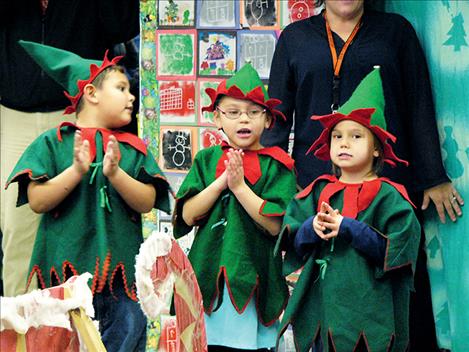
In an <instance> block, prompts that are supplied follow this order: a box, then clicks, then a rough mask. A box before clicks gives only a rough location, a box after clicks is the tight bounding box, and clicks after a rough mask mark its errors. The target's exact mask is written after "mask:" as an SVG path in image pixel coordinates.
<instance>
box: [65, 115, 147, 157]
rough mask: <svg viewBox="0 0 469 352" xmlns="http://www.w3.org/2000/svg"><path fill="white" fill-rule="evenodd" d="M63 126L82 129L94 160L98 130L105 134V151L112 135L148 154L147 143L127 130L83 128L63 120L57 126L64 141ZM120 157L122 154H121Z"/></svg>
mask: <svg viewBox="0 0 469 352" xmlns="http://www.w3.org/2000/svg"><path fill="white" fill-rule="evenodd" d="M63 126H70V127H73V128H75V129H77V130H80V131H81V135H82V137H83V139H86V140H87V141H88V142H89V143H90V160H91V161H93V160H94V159H95V157H96V141H95V138H96V132H98V131H99V132H100V133H101V135H102V136H103V152H104V153H105V152H106V146H107V143H108V142H109V137H110V136H111V135H112V136H114V137H116V139H117V140H118V141H119V142H121V143H127V144H129V145H131V146H132V147H134V148H135V149H137V150H138V151H139V152H140V153H142V154H144V155H147V147H146V145H145V143H144V142H143V141H142V140H141V139H140V138H138V137H137V136H136V135H134V134H131V133H127V132H121V131H117V130H108V129H106V128H82V127H79V126H77V125H75V124H74V123H72V122H68V121H65V122H62V123H61V124H60V125H59V126H58V127H57V138H58V139H59V141H62V134H61V131H60V129H61V128H62V127H63ZM119 159H120V155H119Z"/></svg>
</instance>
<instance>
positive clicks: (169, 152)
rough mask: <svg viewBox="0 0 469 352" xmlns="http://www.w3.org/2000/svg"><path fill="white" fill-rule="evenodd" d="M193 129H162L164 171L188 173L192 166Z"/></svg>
mask: <svg viewBox="0 0 469 352" xmlns="http://www.w3.org/2000/svg"><path fill="white" fill-rule="evenodd" d="M193 139H194V134H193V128H183V127H167V128H165V127H162V128H161V144H162V148H161V154H162V158H161V159H162V160H161V162H162V163H163V165H162V166H163V169H164V170H168V171H188V170H189V169H190V167H191V165H192V154H193V143H194V141H193Z"/></svg>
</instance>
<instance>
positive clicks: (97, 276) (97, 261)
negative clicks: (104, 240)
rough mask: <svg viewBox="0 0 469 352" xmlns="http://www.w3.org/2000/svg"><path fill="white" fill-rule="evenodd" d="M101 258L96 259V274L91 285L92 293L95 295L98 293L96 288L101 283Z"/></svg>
mask: <svg viewBox="0 0 469 352" xmlns="http://www.w3.org/2000/svg"><path fill="white" fill-rule="evenodd" d="M99 261H100V260H99V257H96V262H95V265H94V274H93V281H92V283H91V292H92V293H93V295H94V293H95V292H96V287H97V285H98V281H99Z"/></svg>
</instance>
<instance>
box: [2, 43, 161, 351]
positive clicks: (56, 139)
mask: <svg viewBox="0 0 469 352" xmlns="http://www.w3.org/2000/svg"><path fill="white" fill-rule="evenodd" d="M20 44H21V45H22V46H23V48H25V50H26V51H27V52H28V53H29V54H30V56H32V57H33V59H34V60H35V61H36V62H37V63H38V64H39V65H40V66H41V67H42V68H43V69H44V70H45V72H46V73H47V74H49V75H50V76H51V77H52V78H54V79H55V80H56V81H57V82H58V83H59V84H61V85H62V86H63V87H64V88H65V89H66V91H67V92H66V93H65V94H66V96H67V97H68V98H69V99H70V101H71V105H70V106H69V107H67V109H66V110H65V114H70V113H75V112H76V116H77V123H76V124H72V123H63V124H62V125H60V126H58V127H57V128H54V129H52V130H49V131H47V132H45V133H44V134H42V135H41V136H40V137H39V138H37V139H36V140H35V141H34V142H33V143H32V144H31V145H30V146H29V148H28V149H27V150H26V151H25V152H24V154H23V156H22V157H21V159H20V160H19V161H18V163H17V165H16V167H15V168H14V170H13V172H12V173H11V176H10V177H9V179H8V183H7V186H8V184H10V183H11V182H18V183H19V194H18V206H20V205H22V204H25V203H28V202H29V203H30V206H31V207H32V208H33V210H34V211H36V212H40V213H44V215H43V217H42V221H41V224H40V227H39V230H38V233H37V238H36V242H35V245H34V250H33V255H32V259H31V264H30V277H29V280H31V279H32V278H33V276H34V274H37V277H38V279H39V285H40V287H41V288H45V287H50V286H53V285H56V284H58V283H62V282H64V281H65V280H66V279H67V278H68V277H70V276H72V275H74V274H81V273H84V272H90V273H92V274H93V281H92V284H91V288H92V292H93V294H94V300H93V304H94V307H95V310H96V317H97V319H98V320H100V330H101V335H102V339H103V342H104V344H105V346H106V348H107V350H108V351H113V350H115V351H117V350H122V351H133V350H144V349H145V336H146V334H145V331H146V319H145V317H144V315H143V313H142V312H141V310H140V307H139V305H138V303H137V302H135V301H136V294H135V285H134V282H135V278H134V270H135V269H134V266H135V255H136V254H137V253H138V250H139V247H140V244H141V243H142V242H143V237H142V229H141V217H140V213H143V212H148V211H149V210H151V208H153V207H155V208H159V209H162V210H164V211H166V212H169V211H170V209H169V192H168V191H169V186H168V183H167V181H166V179H165V178H164V176H163V174H162V172H161V171H160V169H159V167H158V165H157V163H156V161H155V159H154V157H153V156H152V155H151V153H150V152H149V151H148V150H147V148H146V146H145V144H144V143H143V141H142V140H141V139H139V138H138V137H137V136H135V135H132V134H129V133H125V132H120V131H119V130H118V128H120V127H123V126H125V125H127V124H128V123H129V122H130V119H131V113H132V102H133V100H134V99H135V97H134V96H133V95H131V94H130V92H129V82H128V79H127V77H126V75H125V72H124V70H123V68H121V67H120V66H116V64H117V63H118V61H119V60H120V59H121V57H115V58H114V59H112V60H108V58H107V56H106V55H105V57H104V61H102V62H100V61H94V60H85V59H83V58H81V57H79V56H77V55H75V54H73V53H70V52H67V51H64V50H60V49H57V48H53V47H49V46H45V45H40V44H36V43H32V42H20ZM106 54H107V53H106ZM116 297H117V298H118V300H116Z"/></svg>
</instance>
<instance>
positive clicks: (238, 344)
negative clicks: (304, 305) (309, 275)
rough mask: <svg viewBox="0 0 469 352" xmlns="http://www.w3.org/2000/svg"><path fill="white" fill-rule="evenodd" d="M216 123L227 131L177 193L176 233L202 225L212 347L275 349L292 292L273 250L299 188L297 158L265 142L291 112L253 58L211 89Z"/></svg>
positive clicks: (200, 274)
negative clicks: (270, 90)
mask: <svg viewBox="0 0 469 352" xmlns="http://www.w3.org/2000/svg"><path fill="white" fill-rule="evenodd" d="M206 92H207V94H208V95H209V96H210V98H211V102H212V103H211V105H210V106H207V107H204V108H203V110H204V111H213V112H214V121H215V123H216V125H217V127H218V128H219V129H222V130H223V132H224V133H225V135H226V137H227V142H223V143H222V145H219V146H214V147H211V148H207V149H203V150H201V151H200V152H199V153H198V154H197V155H196V157H195V159H194V163H193V165H192V168H191V170H190V171H189V173H188V175H187V177H186V178H185V180H184V182H183V184H182V185H181V187H180V189H179V192H178V194H177V197H176V199H177V200H176V210H175V214H174V219H173V222H174V235H175V237H176V238H178V237H181V236H183V235H185V234H187V233H188V232H189V231H191V229H192V227H193V226H197V232H196V235H195V239H194V243H193V245H192V248H191V251H190V253H189V259H190V260H191V262H192V266H193V267H194V271H195V273H196V275H197V280H198V282H199V285H200V289H201V292H202V295H203V300H204V308H205V312H206V314H205V323H206V330H207V340H208V345H209V351H235V350H265V351H266V350H268V349H270V348H272V347H274V346H275V340H276V335H277V327H278V323H277V320H278V318H279V315H280V314H281V313H282V311H283V308H284V307H285V305H286V302H287V298H288V290H287V286H286V284H285V280H284V278H283V276H282V270H281V266H282V263H281V259H280V258H275V257H274V256H273V249H274V246H275V243H276V238H277V237H276V236H277V235H278V233H279V231H280V227H281V223H282V217H283V214H284V213H285V209H286V206H287V204H288V203H289V201H290V200H291V198H292V197H293V195H294V193H295V190H296V178H295V173H294V170H293V160H292V159H291V158H290V157H289V156H288V154H286V153H285V152H284V151H283V150H282V149H280V148H278V147H270V148H264V147H263V146H262V145H261V144H260V137H261V134H262V132H263V131H264V129H265V128H269V127H270V126H271V124H273V123H274V122H275V118H276V117H281V118H284V117H283V115H282V114H281V113H280V112H279V111H277V110H275V109H274V107H275V106H276V105H278V104H279V103H280V101H279V100H276V99H269V97H268V95H267V92H266V90H265V88H264V85H263V84H262V81H261V80H260V78H259V75H258V74H257V72H256V71H255V70H254V68H253V67H252V66H251V65H250V64H246V65H245V66H243V67H242V68H241V69H240V70H239V71H238V72H237V73H236V75H234V76H233V77H231V78H230V79H228V80H225V81H223V82H221V83H220V85H219V86H218V88H217V90H215V89H211V88H207V90H206Z"/></svg>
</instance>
